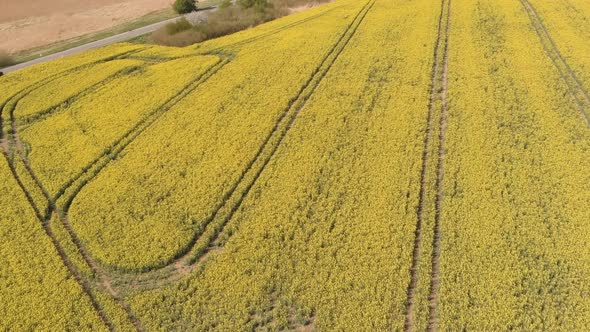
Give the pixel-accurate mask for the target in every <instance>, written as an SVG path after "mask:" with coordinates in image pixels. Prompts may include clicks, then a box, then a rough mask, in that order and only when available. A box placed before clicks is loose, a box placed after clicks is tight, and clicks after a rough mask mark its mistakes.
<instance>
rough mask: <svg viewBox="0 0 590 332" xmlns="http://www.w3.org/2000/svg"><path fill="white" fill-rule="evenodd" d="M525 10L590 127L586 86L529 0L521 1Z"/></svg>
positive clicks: (589, 105) (589, 102)
mask: <svg viewBox="0 0 590 332" xmlns="http://www.w3.org/2000/svg"><path fill="white" fill-rule="evenodd" d="M520 2H521V4H522V6H523V7H524V10H525V11H526V13H527V15H528V17H529V19H530V21H531V25H532V26H533V28H534V30H535V32H536V33H537V36H538V37H539V40H540V43H541V45H542V46H543V50H544V51H545V54H546V55H547V56H548V57H549V58H550V59H551V61H552V62H553V65H554V66H555V67H556V68H557V70H558V71H559V75H560V76H561V79H562V80H563V81H564V82H565V84H566V85H567V87H568V90H569V92H570V94H571V95H572V97H573V98H574V101H575V102H576V104H577V105H578V111H579V112H580V114H581V115H582V118H583V119H584V121H585V122H586V126H587V127H590V117H589V115H588V112H590V94H589V93H588V91H587V90H586V88H585V87H584V84H582V82H581V81H580V79H579V78H578V77H577V76H576V74H575V72H574V71H573V70H572V68H571V67H570V65H569V64H568V63H567V61H565V58H564V57H563V55H562V54H561V52H560V51H559V48H557V46H556V45H555V42H554V41H553V38H552V37H551V35H550V34H549V31H548V30H547V28H546V27H545V24H544V23H543V19H542V18H541V16H540V15H539V13H538V12H537V10H536V9H535V7H533V5H532V4H531V3H530V2H529V1H528V0H520Z"/></svg>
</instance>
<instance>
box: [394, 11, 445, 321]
mask: <svg viewBox="0 0 590 332" xmlns="http://www.w3.org/2000/svg"><path fill="white" fill-rule="evenodd" d="M450 15H451V14H450V0H442V1H441V11H440V14H439V20H438V25H437V36H436V42H435V46H434V54H433V64H432V74H431V86H430V97H429V102H428V113H427V119H426V130H425V135H424V149H423V152H422V166H421V169H420V189H419V193H418V206H417V207H416V228H415V231H414V245H413V251H412V262H411V267H410V282H409V284H408V287H407V293H406V294H407V295H406V296H407V298H406V312H405V320H404V331H412V330H413V329H414V325H415V314H416V313H415V311H416V309H415V303H416V298H415V297H416V289H417V287H418V280H419V275H418V270H419V263H420V256H421V245H422V232H423V225H424V216H425V210H426V206H427V204H431V202H429V200H428V198H427V187H428V184H427V183H428V179H429V178H430V176H429V175H430V171H431V170H430V168H431V166H430V160H429V159H430V156H429V155H430V153H431V150H433V149H435V146H434V144H435V143H438V149H437V150H438V163H437V165H436V185H435V187H436V191H437V193H436V199H435V202H434V204H435V225H434V239H433V255H432V264H433V265H434V262H436V268H437V271H436V274H435V273H434V270H432V274H431V276H430V279H431V296H430V297H432V300H431V301H430V307H431V308H430V315H433V314H434V313H435V312H436V303H437V297H436V291H434V292H433V290H434V289H435V288H433V286H434V287H436V288H438V257H439V256H440V248H439V247H440V245H439V244H440V220H437V219H439V218H440V214H439V212H438V211H439V209H440V204H441V202H442V193H441V189H440V184H441V183H440V181H441V180H442V154H443V147H442V143H443V142H442V141H443V140H444V127H445V124H446V119H445V115H446V80H447V59H448V35H449V22H450ZM439 102H442V107H440V109H439V106H438V103H439ZM439 113H440V114H439ZM437 117H439V123H438V125H439V127H440V128H439V129H440V132H439V137H438V142H433V131H434V130H435V128H434V127H435V126H436V125H437V124H435V121H436V120H435V118H437ZM439 177H440V179H439ZM437 216H438V217H437ZM429 320H430V319H429ZM431 327H432V328H431ZM428 329H429V330H434V329H435V326H434V319H433V323H432V324H431V323H430V322H429V328H428Z"/></svg>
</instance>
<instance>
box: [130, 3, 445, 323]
mask: <svg viewBox="0 0 590 332" xmlns="http://www.w3.org/2000/svg"><path fill="white" fill-rule="evenodd" d="M439 12H440V6H438V5H437V6H433V5H432V2H430V1H418V2H412V3H407V2H404V1H394V2H389V1H376V2H375V4H374V6H373V7H372V9H371V10H370V11H369V12H368V13H367V15H366V17H365V18H364V21H363V22H362V24H360V25H359V27H358V30H357V32H356V34H355V35H354V36H353V37H352V38H351V39H350V41H349V42H348V44H347V46H346V48H345V49H344V50H343V51H342V53H341V54H340V55H339V56H338V59H337V60H336V61H335V62H334V64H333V65H332V66H331V68H330V70H329V71H328V72H327V73H326V76H325V77H324V78H323V79H322V81H321V83H320V84H319V85H318V86H317V88H316V89H315V91H314V93H313V94H312V95H311V96H310V97H309V98H308V100H307V101H306V104H305V106H304V107H303V108H302V110H301V112H300V114H299V115H298V117H297V119H296V120H295V121H294V122H293V124H292V126H291V128H290V129H289V132H288V134H287V135H286V136H285V138H284V141H283V143H282V144H281V145H280V146H279V148H278V149H277V152H276V153H275V154H274V156H273V158H272V159H271V160H270V162H269V163H268V164H267V166H266V167H265V169H264V171H263V172H262V173H261V174H260V177H259V178H258V180H257V181H256V183H255V184H254V185H253V186H252V188H250V189H249V191H248V194H247V196H246V197H245V198H244V200H243V202H242V204H241V206H240V208H239V209H237V211H236V212H235V214H234V215H233V217H232V218H231V220H230V221H229V222H228V224H227V225H226V226H225V227H224V229H223V231H222V233H221V235H220V237H219V238H218V240H217V241H216V243H215V245H220V248H218V249H216V250H211V251H210V253H209V256H208V258H207V260H206V261H205V263H204V266H203V268H202V269H199V270H197V271H194V272H193V273H192V274H191V275H190V276H189V277H187V278H186V281H184V282H181V283H178V284H176V285H173V286H171V287H168V288H166V289H159V290H151V291H146V292H142V293H141V294H137V295H131V296H130V298H129V301H130V304H131V307H132V308H133V310H134V311H135V312H136V313H137V315H138V317H140V318H141V319H142V321H143V322H144V324H145V326H146V327H147V328H148V329H164V330H176V329H182V328H188V329H195V330H208V329H218V330H250V329H257V328H258V329H260V330H265V329H267V330H281V329H297V328H300V329H303V328H307V329H313V328H316V329H318V330H346V329H350V327H354V329H358V330H365V329H366V330H389V329H391V330H400V329H402V328H403V318H404V313H405V302H406V288H407V285H408V283H409V279H410V275H409V270H410V263H411V255H412V244H413V241H412V234H413V231H414V229H413V226H414V225H415V216H416V214H415V207H416V205H417V202H418V195H417V192H418V188H419V185H420V184H419V173H420V160H421V151H422V149H423V135H424V131H425V125H426V114H427V111H428V99H429V98H428V91H429V85H430V71H431V70H430V69H431V67H432V61H433V60H432V50H433V48H434V44H435V37H436V24H437V18H438V14H439ZM418 14H420V15H418ZM417 27H419V28H417ZM227 303H231V305H225V304H227ZM164 308H168V309H167V310H163V309H164ZM199 313H202V314H199ZM181 324H182V325H181Z"/></svg>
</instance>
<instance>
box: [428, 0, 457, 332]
mask: <svg viewBox="0 0 590 332" xmlns="http://www.w3.org/2000/svg"><path fill="white" fill-rule="evenodd" d="M447 6H448V9H447V24H446V28H445V47H444V56H443V57H444V59H443V70H442V82H441V85H442V86H441V89H442V90H441V92H440V101H441V106H440V112H441V115H440V122H439V124H438V125H439V136H438V151H437V164H436V199H435V202H434V203H435V210H434V213H435V214H434V234H433V238H432V261H431V265H432V266H431V275H430V294H429V295H428V300H429V315H428V331H436V329H437V325H438V291H439V288H440V254H441V230H440V228H441V225H440V224H441V215H442V202H443V188H442V186H443V183H442V182H443V176H444V155H445V139H446V129H447V114H448V109H449V105H448V102H447V91H448V77H449V75H448V68H449V35H450V33H449V32H450V26H451V0H448V4H447Z"/></svg>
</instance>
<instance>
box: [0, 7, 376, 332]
mask: <svg viewBox="0 0 590 332" xmlns="http://www.w3.org/2000/svg"><path fill="white" fill-rule="evenodd" d="M374 2H375V0H370V1H368V2H367V3H366V4H365V5H364V6H363V7H362V8H361V9H360V10H359V12H358V13H357V14H356V16H355V17H354V18H353V19H352V21H351V23H350V24H349V25H348V26H347V27H346V29H345V31H344V32H343V33H342V34H341V36H340V37H339V39H338V41H337V42H336V43H335V44H334V45H333V47H332V48H331V49H330V51H329V52H328V53H327V54H326V55H325V57H324V58H323V59H322V61H321V63H320V64H319V65H318V66H317V67H316V69H315V70H314V71H313V73H312V75H311V76H310V78H309V79H308V80H307V81H306V83H305V84H304V85H303V86H302V87H301V89H300V91H299V92H298V94H297V95H296V96H295V97H294V98H292V99H291V100H290V102H289V104H288V107H287V108H286V109H285V110H284V111H283V112H282V114H281V115H280V116H279V118H278V120H277V122H276V123H275V125H274V127H273V128H272V130H271V132H270V133H269V134H268V136H267V137H266V139H265V140H264V142H263V144H262V145H261V146H260V147H259V149H258V151H257V152H256V154H255V156H254V157H253V159H252V160H250V161H249V163H248V164H247V166H246V168H245V169H244V171H243V172H242V173H241V175H240V177H239V178H238V179H237V181H236V182H235V183H234V184H233V186H232V187H231V188H230V190H229V191H228V192H227V193H226V194H225V195H224V196H223V198H222V201H221V202H220V203H219V204H218V205H217V206H216V207H215V209H214V211H213V212H212V213H211V215H210V217H209V218H208V219H207V220H206V225H205V227H203V229H204V231H203V232H202V233H199V234H195V235H194V237H193V240H192V241H191V243H189V246H188V247H187V249H186V250H185V251H183V252H181V253H179V254H178V255H177V257H175V259H174V260H172V261H170V262H168V263H167V264H166V265H164V266H161V267H159V268H157V269H154V270H150V271H147V272H123V273H117V272H115V271H109V270H107V269H106V268H104V267H102V266H101V265H100V264H98V263H97V262H96V261H95V260H94V259H93V258H92V256H91V255H90V254H89V253H88V251H87V250H86V248H85V247H84V246H83V244H82V242H81V241H80V240H79V238H78V237H77V235H76V234H75V232H74V231H73V230H72V228H71V227H70V225H69V220H68V218H67V213H68V210H69V207H70V206H71V204H72V202H73V200H74V199H75V197H76V195H77V193H78V192H79V191H80V190H81V189H82V188H83V187H84V185H85V184H86V183H88V182H89V181H91V180H92V179H93V178H94V177H96V176H97V175H98V174H99V173H100V171H101V170H102V169H103V168H104V167H106V166H107V164H108V163H109V162H110V161H111V160H112V159H113V158H115V157H116V156H117V155H118V154H119V153H121V151H123V150H124V149H125V148H126V147H127V146H128V145H129V144H130V143H131V142H133V140H134V139H135V138H136V137H137V136H139V135H140V134H141V133H142V132H143V131H144V130H145V129H147V128H148V127H150V126H151V125H152V124H153V123H154V122H155V121H156V120H157V119H158V118H159V116H160V115H161V114H163V113H164V112H166V111H167V110H169V109H170V108H172V107H173V106H174V105H176V104H177V103H178V102H179V101H180V100H182V99H183V98H184V97H186V96H187V95H188V94H189V93H191V92H192V91H194V90H195V89H196V88H197V87H198V86H199V85H200V84H202V83H204V82H206V81H207V80H208V78H210V77H211V76H213V75H214V74H215V73H217V72H218V71H219V70H220V69H221V68H222V67H223V66H224V65H225V64H227V63H229V62H230V61H231V59H232V57H231V56H224V55H223V54H220V53H209V54H216V55H218V56H220V57H221V61H220V62H218V63H217V64H216V65H214V66H213V67H211V68H209V70H207V71H206V72H205V73H204V74H203V75H201V76H200V77H198V78H197V79H196V80H195V81H193V82H191V83H190V84H189V85H188V86H186V87H185V88H184V89H182V91H181V92H179V93H178V94H177V95H175V96H173V97H172V98H170V99H169V100H167V101H166V102H165V103H164V104H163V105H161V106H160V107H158V108H157V109H156V110H155V111H153V112H151V113H150V114H148V116H146V117H144V118H142V119H141V120H140V121H139V122H138V123H137V124H136V125H135V126H134V127H133V128H132V129H130V130H129V131H128V132H126V133H125V134H124V135H123V136H122V137H120V139H118V140H117V141H116V142H114V143H113V144H112V145H111V147H110V148H109V149H108V151H107V152H106V153H105V154H103V155H101V156H99V157H98V158H96V159H95V160H94V161H92V162H91V163H90V164H89V165H87V166H86V167H85V168H84V170H83V171H82V172H81V173H79V174H78V175H77V176H75V177H74V178H73V179H71V180H69V181H68V183H66V184H65V185H64V186H63V187H62V188H61V189H60V190H59V191H58V193H57V194H56V195H55V196H52V195H51V194H50V193H49V192H48V191H47V190H46V189H45V187H44V186H43V185H42V183H41V181H40V180H39V178H38V177H37V176H36V175H35V172H34V170H33V169H32V168H31V167H30V164H29V162H28V160H27V157H26V154H25V151H24V150H23V148H22V147H23V143H22V142H21V140H20V138H19V136H18V132H19V128H18V127H19V126H18V125H17V124H18V123H17V119H16V118H15V116H14V110H15V108H16V106H17V104H18V102H19V100H21V99H22V98H24V97H25V96H26V95H28V94H29V93H31V92H32V91H34V90H35V89H37V88H39V87H41V86H43V85H45V84H48V83H50V82H52V81H53V80H55V79H58V78H60V77H63V76H65V75H67V74H69V73H73V72H75V71H76V70H82V69H84V68H86V67H89V66H92V65H93V64H94V63H90V64H85V65H81V66H78V67H75V68H71V69H68V70H65V71H63V72H61V73H58V74H55V75H52V76H50V77H47V78H45V79H43V80H41V81H39V82H37V83H35V84H33V85H31V86H29V87H27V88H25V89H23V90H21V91H20V92H18V93H16V94H15V95H13V96H12V97H11V98H9V100H8V101H7V102H5V103H4V104H2V105H0V125H2V123H1V121H2V115H3V113H6V112H8V113H9V116H10V120H11V123H10V129H9V131H10V133H9V135H5V133H4V132H3V131H4V127H0V128H2V132H1V133H0V139H1V140H2V143H3V144H2V147H3V150H4V151H3V152H4V155H5V159H6V161H7V163H8V164H9V166H10V169H11V170H12V173H13V176H14V177H15V179H16V180H17V182H18V183H19V186H20V187H21V189H22V190H23V192H24V194H25V195H26V196H27V199H28V201H29V203H30V205H31V206H32V208H33V209H34V210H35V212H36V214H37V217H38V218H39V220H40V222H41V223H42V225H43V228H44V230H45V232H46V234H47V235H48V236H49V237H50V239H51V241H52V243H53V245H54V246H55V248H56V249H57V251H58V253H59V255H60V257H61V259H62V261H63V263H64V265H65V266H66V267H67V268H68V270H69V272H70V273H71V274H72V275H73V276H74V278H75V279H76V281H77V282H78V283H79V284H80V286H81V288H82V289H83V290H84V292H85V293H86V294H87V295H88V297H89V298H90V300H91V302H92V305H93V307H94V308H95V310H96V311H97V313H98V314H99V316H100V318H101V319H102V321H103V322H104V323H105V325H106V326H107V327H108V328H109V330H114V329H115V324H114V323H113V321H112V320H110V319H109V317H107V314H106V313H105V310H104V308H103V307H102V306H101V304H100V301H99V300H98V297H97V296H96V295H95V292H97V291H98V290H99V289H102V290H103V291H104V292H106V293H108V294H109V295H110V296H111V297H112V298H113V299H114V300H115V301H116V303H117V304H118V305H119V306H120V307H121V308H122V309H123V310H125V312H126V314H127V318H128V320H129V322H131V323H133V325H134V327H135V329H137V330H139V331H141V330H143V328H142V326H141V324H140V322H139V320H138V319H137V318H136V317H135V316H134V315H133V313H132V311H131V310H130V308H129V306H128V305H127V303H126V302H125V300H124V291H125V288H126V287H124V286H128V285H130V284H131V285H135V286H139V288H140V289H144V288H145V289H149V288H154V287H159V286H161V285H162V284H165V283H168V282H170V281H174V280H178V279H180V278H181V277H182V276H184V275H186V274H188V273H189V272H191V271H193V270H194V269H195V268H196V267H202V266H203V264H201V263H203V262H204V261H205V260H206V258H207V257H208V255H209V254H210V253H212V252H213V250H212V249H214V248H213V247H211V245H212V244H214V245H216V246H218V248H220V247H221V244H219V240H218V236H219V234H220V233H221V232H222V230H223V228H224V227H225V225H226V224H227V223H228V222H229V221H230V220H231V219H232V217H233V215H234V213H235V212H236V211H237V210H238V209H239V207H240V205H241V203H242V202H243V200H244V198H245V197H246V196H247V195H248V193H249V191H250V189H251V188H252V187H253V186H254V184H255V183H256V181H257V180H258V178H259V176H260V175H261V173H262V172H263V171H264V169H265V167H266V166H267V165H268V163H269V162H270V160H271V159H272V157H273V156H274V155H275V153H276V151H277V150H278V148H279V146H280V145H281V143H282V142H283V140H284V138H285V136H286V134H287V132H288V131H289V129H290V128H291V126H292V125H293V123H294V122H295V119H296V118H297V116H298V115H299V113H300V112H301V110H302V109H303V108H304V106H305V104H306V102H307V100H308V99H309V98H310V97H311V95H312V94H313V93H314V92H315V90H316V88H317V87H318V86H319V84H320V83H321V81H322V80H323V78H324V77H325V76H326V74H327V73H328V71H329V70H330V68H331V67H332V65H333V64H334V63H335V61H336V60H337V59H338V57H339V55H340V54H341V53H342V51H343V50H344V49H345V47H346V46H347V44H348V42H349V41H350V40H351V39H352V37H353V36H354V35H355V33H356V31H357V29H358V27H359V25H360V24H361V23H362V22H363V21H364V18H365V17H366V15H367V13H368V12H369V10H370V9H371V8H372V6H373V5H374ZM323 14H325V13H320V14H318V15H315V16H313V17H312V18H316V17H319V16H321V15H323ZM309 19H311V18H308V19H306V20H305V21H307V20H309ZM298 24H301V22H294V23H292V24H289V25H288V27H281V28H279V29H275V30H273V31H272V32H269V33H266V34H263V36H257V37H255V38H251V41H255V40H258V39H260V38H264V37H268V36H272V35H273V34H274V33H278V32H280V31H282V30H285V29H287V28H289V27H292V26H296V25H298ZM234 44H236V45H242V43H234ZM234 44H232V46H236V45H234ZM220 49H221V48H219V49H216V50H215V51H219V50H220ZM140 50H141V49H137V50H134V51H132V52H126V53H124V54H118V55H117V56H114V57H111V58H107V59H102V60H100V61H97V62H95V63H98V62H102V61H110V60H112V59H115V58H124V57H125V56H129V55H131V54H132V53H135V52H139V51H140ZM105 81H108V78H107V79H106V80H105ZM97 86H98V85H97ZM93 88H95V87H94V86H93V87H89V88H88V89H85V90H84V91H82V92H80V93H78V94H77V95H76V96H74V97H71V98H70V99H69V100H67V101H64V102H62V103H59V104H58V105H56V106H55V107H59V106H60V105H61V104H63V103H66V102H69V101H71V100H72V98H73V99H75V98H78V97H79V96H82V95H84V94H86V93H89V92H90V91H91V90H92V89H93ZM53 109H54V108H50V109H48V110H46V111H47V112H48V113H47V115H50V111H51V110H53ZM43 118H44V117H43V116H41V117H40V118H39V119H43ZM35 120H37V119H35ZM18 162H21V163H22V164H23V165H24V168H25V174H24V176H27V177H29V178H30V179H32V181H33V183H34V185H35V186H36V187H37V189H36V190H41V191H42V193H43V195H44V196H45V199H46V200H47V202H48V206H47V207H46V213H45V215H43V214H42V213H41V209H40V208H39V206H38V204H37V203H36V202H35V201H34V199H33V195H32V194H31V189H32V188H27V186H26V185H25V183H24V182H23V181H21V178H20V176H21V175H23V174H21V175H19V174H18V172H17V170H16V163H18ZM60 200H63V205H62V207H63V208H61V209H60V206H59V205H58V201H60ZM54 215H57V216H58V217H59V220H60V221H61V223H62V225H63V226H64V228H65V229H66V230H67V233H68V235H69V237H70V239H71V240H72V242H73V243H74V244H75V246H76V248H77V251H78V254H79V255H81V256H82V257H83V259H84V261H85V263H86V264H87V265H88V267H89V268H90V269H91V270H92V272H93V273H94V276H93V277H88V276H85V275H84V274H83V273H82V272H81V271H80V270H79V268H78V267H77V266H76V264H74V263H73V262H72V260H71V259H70V257H69V256H68V253H67V251H66V250H65V249H64V247H63V244H62V243H60V240H59V239H58V238H57V236H56V235H55V234H54V232H53V229H52V225H51V222H50V221H51V220H52V216H54ZM162 272H167V275H166V277H165V278H161V277H159V278H158V279H156V280H154V279H152V277H153V276H155V275H157V274H161V273H162Z"/></svg>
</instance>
